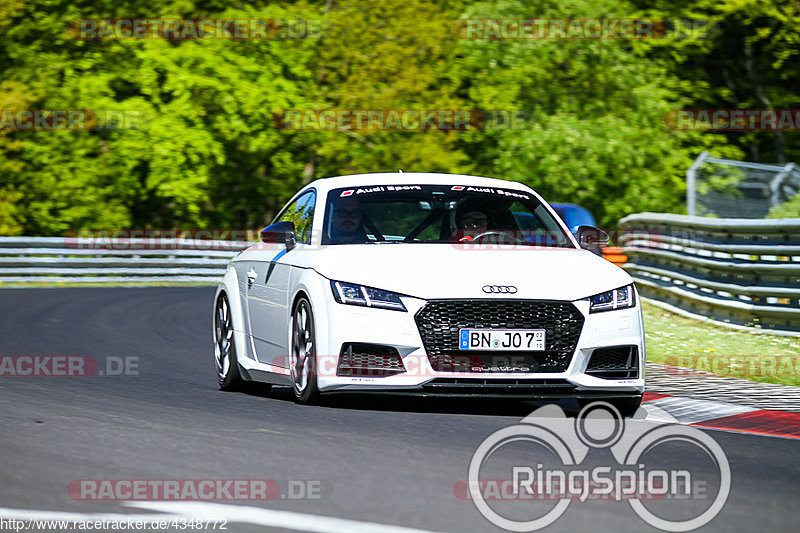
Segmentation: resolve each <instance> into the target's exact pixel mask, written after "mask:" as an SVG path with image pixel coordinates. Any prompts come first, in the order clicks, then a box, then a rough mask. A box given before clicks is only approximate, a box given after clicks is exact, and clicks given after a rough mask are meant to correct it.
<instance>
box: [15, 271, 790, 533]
mask: <svg viewBox="0 0 800 533" xmlns="http://www.w3.org/2000/svg"><path fill="white" fill-rule="evenodd" d="M212 298H213V289H212V288H208V287H205V288H86V289H80V288H63V289H6V290H1V291H0V317H2V321H0V339H2V341H1V342H2V344H1V345H0V355H2V356H21V355H25V356H91V357H93V358H95V359H96V360H97V361H98V362H99V363H100V369H99V370H100V371H102V372H103V375H100V373H99V372H98V373H96V374H95V375H93V376H90V377H23V376H3V377H0V428H1V429H0V480H2V483H0V518H2V517H10V516H17V517H34V516H35V517H58V516H95V517H100V516H110V515H113V514H134V513H141V514H142V515H143V516H148V517H152V516H154V515H157V514H158V513H161V512H167V513H169V512H172V513H175V512H186V513H189V512H194V511H197V512H202V513H204V516H215V515H217V516H227V517H231V519H230V521H229V522H228V524H227V529H228V531H265V530H267V531H284V530H293V531H294V530H297V531H331V532H333V531H342V532H344V531H375V532H383V531H386V532H392V531H394V532H397V533H402V532H403V531H406V532H409V533H410V531H411V530H412V529H416V530H424V531H451V532H461V531H475V532H482V531H495V530H498V531H500V529H499V528H497V527H496V526H494V525H492V524H491V523H490V522H488V521H487V520H486V519H485V518H484V517H483V516H482V515H481V514H480V513H479V512H478V511H477V509H476V508H475V506H474V505H473V503H472V502H470V501H465V500H462V499H459V498H457V497H456V496H455V495H454V485H455V484H456V483H457V482H458V481H459V480H464V479H466V477H467V471H468V467H469V463H470V459H471V457H472V454H473V453H474V452H475V450H476V448H477V447H478V445H479V444H480V443H481V442H482V441H483V440H484V439H485V438H486V437H487V436H489V435H490V434H491V433H493V432H494V431H496V430H499V429H501V428H504V427H506V426H510V425H513V424H515V423H516V422H518V421H519V420H520V419H521V418H523V417H524V416H526V415H527V414H528V413H530V412H531V411H532V410H533V409H535V408H536V407H537V405H536V404H533V403H527V402H519V401H516V402H510V401H502V402H499V401H488V400H470V401H465V400H441V399H437V400H419V399H408V398H388V399H387V398H379V397H373V396H350V397H337V398H333V399H332V400H331V401H329V402H328V403H327V404H325V405H324V406H321V407H305V406H298V405H295V404H294V403H293V401H292V400H291V395H290V391H289V390H288V389H281V388H275V389H273V390H272V391H271V392H269V393H266V394H264V393H259V392H257V391H254V392H250V393H225V392H221V391H219V390H218V389H217V384H216V376H215V369H214V363H213V359H212V341H211V309H212ZM125 358H128V359H127V361H129V362H132V363H135V365H136V369H135V371H134V370H131V372H130V373H131V374H132V375H108V374H109V373H112V374H114V373H118V372H117V370H118V366H117V363H119V362H120V361H125V360H126V359H125ZM109 365H110V366H109ZM109 370H110V371H111V372H109ZM123 374H124V372H123ZM643 423H644V422H643ZM703 431H704V432H705V433H706V434H708V435H710V436H711V437H713V439H714V440H716V441H717V442H718V443H719V444H720V445H721V447H722V449H723V450H724V452H725V454H726V455H727V458H728V461H729V463H730V466H731V474H732V476H731V479H732V481H731V493H730V496H729V498H728V500H727V503H726V505H725V506H724V508H723V509H722V511H721V512H720V513H719V515H718V516H717V517H716V518H715V519H714V520H713V521H711V522H710V523H709V524H707V525H706V526H704V528H703V530H707V531H726V532H727V531H747V532H751V531H796V530H797V528H798V524H800V506H798V492H800V491H799V490H798V489H800V483H799V482H798V479H800V461H798V457H800V441H798V440H797V439H786V438H775V437H766V436H757V435H747V434H741V433H731V432H723V431H712V430H703ZM604 460H605V461H607V460H608V457H604V456H603V455H602V454H598V456H590V460H589V462H588V463H587V464H592V463H595V464H603V461H604ZM658 460H659V461H662V462H663V464H664V465H665V466H666V467H673V466H675V465H676V464H681V461H683V463H682V464H683V465H684V466H685V467H686V468H697V469H700V470H702V469H703V468H706V466H704V464H701V463H702V461H701V460H700V459H699V458H694V459H687V456H686V455H685V454H683V453H680V451H679V450H676V451H675V452H673V453H672V454H665V455H663V456H662V457H660V458H658ZM693 461H696V464H692V463H693ZM86 479H92V480H98V479H105V480H120V479H127V480H153V479H155V480H174V479H195V480H196V479H215V480H216V479H222V480H226V479H234V480H236V479H268V480H276V481H278V482H279V485H280V487H281V495H282V496H284V498H281V497H276V498H275V499H271V500H269V501H217V502H214V503H207V502H185V501H183V502H163V501H162V502H156V503H153V502H142V501H137V502H133V503H135V505H133V504H132V502H122V501H83V500H81V499H74V498H73V497H71V496H70V494H69V493H68V487H69V486H70V482H71V481H73V480H86ZM290 481H292V482H295V484H294V486H295V488H297V487H300V486H302V487H305V488H304V489H303V490H311V488H312V487H313V488H315V489H314V490H316V491H317V492H316V493H315V494H317V496H316V497H314V498H312V499H309V498H299V499H294V498H292V497H290V496H291V495H290V494H289V493H288V492H287V491H288V488H286V487H288V485H289V482H290ZM306 482H311V483H310V484H308V483H306ZM304 483H305V484H304ZM294 495H297V494H296V493H295V494H294ZM517 504H519V502H517ZM509 505H510V504H509ZM236 506H245V507H247V508H248V509H237V507H236ZM252 508H255V509H252ZM176 510H177V511H176ZM270 511H286V512H284V513H276V512H270ZM50 512H65V513H69V514H68V515H57V514H56V515H54V514H48V513H50ZM236 516H240V517H242V521H235V518H233V517H236ZM338 519H344V521H342V520H338ZM388 526H402V528H396V527H388ZM404 528H410V529H404ZM546 530H547V531H569V532H573V531H595V532H600V531H657V529H656V528H653V527H651V526H650V525H648V524H647V523H645V522H644V521H643V520H642V519H640V518H639V517H638V516H637V515H636V514H634V512H633V511H632V509H631V506H630V505H629V504H628V503H627V502H596V501H595V502H592V501H589V502H579V501H575V502H571V504H570V506H569V508H568V509H567V510H566V512H565V513H564V515H563V516H561V518H560V519H558V520H557V521H556V522H555V523H554V524H553V525H551V526H549V527H548V528H547V529H546ZM172 531H175V529H173V530H172Z"/></svg>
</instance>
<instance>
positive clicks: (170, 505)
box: [0, 501, 436, 533]
mask: <svg viewBox="0 0 800 533" xmlns="http://www.w3.org/2000/svg"><path fill="white" fill-rule="evenodd" d="M124 505H126V506H128V507H135V508H139V509H147V510H151V511H157V512H161V513H164V514H123V513H81V512H67V511H40V510H36V509H10V508H5V507H0V518H14V519H16V520H69V521H87V522H88V521H97V520H106V521H109V522H126V521H128V520H140V521H145V522H152V521H154V520H159V521H162V520H171V519H175V518H177V519H180V518H185V519H187V520H188V519H195V520H198V519H202V520H220V519H225V520H227V521H228V522H230V523H240V524H253V525H259V526H268V527H272V528H281V529H288V530H293V531H308V532H310V533H351V532H352V533H436V532H434V531H429V530H425V529H416V528H411V527H404V526H394V525H390V524H379V523H377V522H361V521H358V520H350V519H347V518H335V517H332V516H323V515H314V514H305V513H296V512H292V511H278V510H274V509H265V508H262V507H248V506H243V505H229V504H222V503H210V502H158V501H148V502H125V504H124Z"/></svg>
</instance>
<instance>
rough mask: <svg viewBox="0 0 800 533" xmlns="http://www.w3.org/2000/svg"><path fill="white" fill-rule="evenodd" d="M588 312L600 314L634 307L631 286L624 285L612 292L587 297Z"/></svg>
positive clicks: (634, 298)
mask: <svg viewBox="0 0 800 533" xmlns="http://www.w3.org/2000/svg"><path fill="white" fill-rule="evenodd" d="M589 302H590V305H589V312H590V313H600V312H602V311H613V310H614V309H628V308H629V307H633V306H635V305H636V297H635V296H634V292H633V285H626V286H625V287H620V288H619V289H614V290H613V291H606V292H601V293H600V294H595V295H594V296H591V297H589Z"/></svg>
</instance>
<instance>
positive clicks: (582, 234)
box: [578, 226, 608, 250]
mask: <svg viewBox="0 0 800 533" xmlns="http://www.w3.org/2000/svg"><path fill="white" fill-rule="evenodd" d="M578 244H579V245H580V247H581V248H583V249H584V250H599V249H600V248H603V247H605V246H608V233H606V232H605V231H603V230H601V229H599V228H595V227H594V226H578Z"/></svg>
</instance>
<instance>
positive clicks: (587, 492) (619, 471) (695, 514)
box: [453, 402, 731, 531]
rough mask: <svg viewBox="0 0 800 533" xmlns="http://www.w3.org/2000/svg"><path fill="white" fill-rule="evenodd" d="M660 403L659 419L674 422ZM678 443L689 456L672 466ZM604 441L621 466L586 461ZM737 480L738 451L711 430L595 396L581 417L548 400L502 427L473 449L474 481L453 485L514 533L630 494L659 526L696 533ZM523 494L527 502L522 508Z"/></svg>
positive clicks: (644, 517) (631, 502)
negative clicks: (729, 452) (734, 457)
mask: <svg viewBox="0 0 800 533" xmlns="http://www.w3.org/2000/svg"><path fill="white" fill-rule="evenodd" d="M653 409H655V410H657V411H658V413H657V414H658V416H657V419H659V420H674V418H672V417H670V416H669V415H668V414H667V413H665V412H664V411H663V410H659V409H657V408H653ZM675 446H677V449H678V450H679V451H680V455H679V457H683V458H686V462H685V463H684V464H681V463H680V462H675V461H674V459H673V460H667V461H666V464H667V465H668V467H667V468H663V467H662V466H664V465H665V460H664V459H663V458H660V459H659V460H652V458H653V457H659V456H658V453H659V451H663V450H673V447H675ZM595 449H604V450H609V451H610V452H611V456H612V457H613V458H614V463H615V464H604V463H601V464H600V465H596V466H588V465H586V464H585V462H586V458H587V456H589V454H590V453H591V452H592V450H595ZM604 456H607V454H605V455H604ZM673 456H674V455H671V457H673ZM651 463H654V464H651ZM699 464H702V465H703V466H702V467H700V466H698V465H699ZM490 487H493V488H492V489H491V491H489V490H488V489H489V488H490ZM730 488H731V471H730V465H729V463H728V459H727V457H726V455H725V453H724V451H723V450H722V448H721V447H720V445H719V444H718V443H717V442H716V441H715V440H714V439H713V438H711V437H710V436H709V435H708V434H706V433H704V432H703V431H701V430H700V429H698V428H695V427H691V426H682V425H678V424H673V423H662V424H655V425H654V424H653V423H652V422H649V421H648V422H646V421H642V420H636V419H623V418H622V417H621V416H620V414H619V412H618V411H617V410H616V409H615V408H614V407H613V406H612V405H610V404H609V403H606V402H595V403H592V404H589V405H587V406H586V407H584V408H583V410H581V412H580V413H579V414H578V415H577V416H576V417H575V418H574V419H570V418H567V417H566V416H565V415H564V412H563V411H562V410H561V408H560V407H558V406H556V405H547V406H545V407H541V408H539V409H537V410H536V411H534V412H533V413H531V414H530V415H528V416H527V417H525V418H524V419H522V420H521V421H520V423H518V424H516V425H513V426H509V427H505V428H502V429H499V430H497V431H495V432H494V433H492V434H491V435H489V436H488V437H487V438H486V439H485V440H484V441H483V442H482V443H481V444H480V445H479V446H478V448H477V450H476V451H475V453H474V455H473V456H472V460H471V461H470V464H469V475H468V478H467V480H466V486H465V483H464V482H463V480H462V482H456V484H455V485H454V487H453V490H454V494H455V495H456V497H459V498H460V499H469V500H471V501H472V503H473V504H474V505H475V507H476V508H477V509H478V511H479V512H480V513H481V514H482V515H483V516H484V517H485V518H486V519H487V520H488V521H489V522H491V523H492V524H494V525H495V526H498V527H501V528H503V529H506V530H508V531H536V530H539V529H542V528H545V527H547V526H549V525H551V524H553V523H554V522H555V521H556V520H558V518H559V517H561V516H562V515H563V514H564V513H565V512H566V511H567V508H568V507H569V506H570V504H571V503H572V502H573V501H579V502H584V501H590V500H602V501H617V502H626V503H628V504H629V505H630V507H631V509H632V510H633V512H634V513H635V514H636V515H638V516H639V517H640V518H641V519H642V520H644V521H645V522H646V523H647V524H649V525H651V526H653V527H656V528H659V529H663V530H666V531H691V530H693V529H697V528H698V527H701V526H703V525H705V524H707V523H708V522H710V521H711V520H713V519H714V517H716V516H717V514H718V513H719V512H720V511H721V510H722V508H723V506H724V505H725V502H726V501H727V499H728V494H729V493H730ZM505 502H507V503H505ZM517 502H525V503H524V505H522V506H521V507H522V508H520V505H519V504H518V503H517ZM553 502H555V504H553ZM709 502H710V503H709ZM696 504H699V505H696ZM515 505H516V507H514V506H515Z"/></svg>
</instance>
